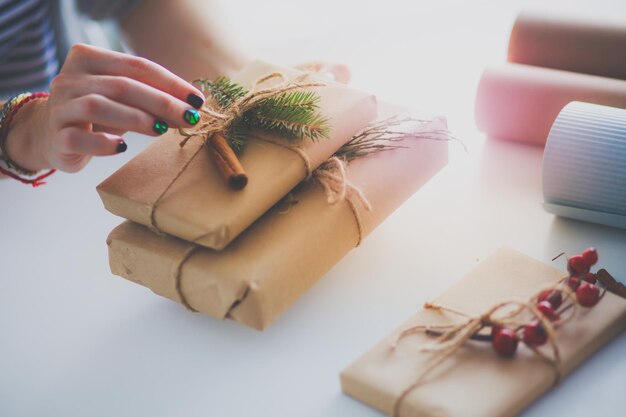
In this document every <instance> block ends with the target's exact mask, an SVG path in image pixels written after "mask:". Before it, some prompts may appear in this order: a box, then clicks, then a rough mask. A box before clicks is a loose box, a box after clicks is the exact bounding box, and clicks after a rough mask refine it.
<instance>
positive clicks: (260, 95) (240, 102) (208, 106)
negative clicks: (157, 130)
mask: <svg viewBox="0 0 626 417" xmlns="http://www.w3.org/2000/svg"><path fill="white" fill-rule="evenodd" d="M306 77H307V74H302V75H299V76H297V77H295V78H294V79H292V80H287V79H286V77H285V75H283V74H281V73H278V72H274V73H271V74H268V75H266V76H264V77H261V78H259V79H258V80H256V81H255V82H254V84H253V86H252V88H251V89H250V91H249V92H248V93H247V94H246V95H244V96H243V97H241V98H239V99H237V100H235V101H234V102H233V103H232V104H231V105H230V106H228V107H226V108H220V107H219V105H218V104H217V103H216V102H215V100H214V99H212V97H207V98H209V99H208V100H206V102H205V103H204V106H203V107H202V108H201V109H200V112H201V113H202V114H204V115H205V116H206V117H202V121H201V122H200V123H199V124H198V125H196V126H194V127H191V128H180V129H178V131H179V133H180V134H181V135H182V136H183V139H182V140H181V141H180V143H179V146H180V147H181V148H182V147H184V146H185V145H186V144H187V142H188V141H189V139H191V138H192V137H194V136H199V137H201V138H202V145H205V144H206V143H207V141H208V139H209V137H210V136H211V135H212V134H214V133H216V132H224V131H226V130H227V129H228V128H229V127H230V125H231V123H232V122H233V121H235V120H236V119H237V118H239V117H241V116H242V115H243V114H244V113H245V112H246V111H248V110H250V109H251V108H253V107H254V106H256V105H257V104H259V103H260V102H262V101H264V100H267V99H269V98H272V97H276V96H278V95H281V94H283V93H287V92H290V91H293V90H298V89H303V88H310V87H323V86H325V84H323V83H318V82H305V81H304V80H305V78H306ZM276 78H278V79H280V82H279V83H278V84H277V85H275V86H273V87H268V88H264V89H260V90H257V88H258V87H259V86H260V85H261V84H263V83H265V82H267V81H269V80H272V79H276ZM204 90H205V89H204V88H203V92H205V91H204ZM202 145H201V146H199V147H198V149H196V150H195V151H194V152H193V153H192V154H191V156H190V157H189V159H188V160H187V161H185V163H184V164H183V165H181V167H180V168H179V169H178V171H176V173H175V174H174V175H173V176H172V178H171V179H170V180H169V181H168V182H167V184H166V185H165V187H164V188H163V190H161V192H160V193H159V194H158V195H157V196H156V198H155V199H154V201H153V203H152V204H150V207H149V212H148V216H149V219H150V228H151V229H152V230H153V231H155V232H157V233H159V234H161V233H162V231H161V230H160V229H159V227H158V225H157V222H156V210H157V207H158V205H159V204H160V203H161V200H162V199H163V197H164V196H165V194H167V192H168V191H169V190H170V189H171V188H172V186H173V185H174V184H175V183H176V181H177V180H178V179H179V178H180V177H181V176H182V174H183V173H184V172H185V171H186V170H187V168H188V167H189V165H190V164H191V162H193V160H194V159H195V158H196V156H197V155H198V154H199V153H200V150H201V149H202V148H203V146H202ZM284 147H286V148H288V149H292V150H294V151H295V152H297V153H298V155H300V156H301V157H302V158H303V160H304V161H305V167H306V170H307V173H308V175H310V174H309V173H310V172H311V163H310V161H308V158H307V157H306V155H305V154H304V152H303V151H302V150H301V149H299V148H297V150H296V148H294V147H289V146H284Z"/></svg>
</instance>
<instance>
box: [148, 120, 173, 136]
mask: <svg viewBox="0 0 626 417" xmlns="http://www.w3.org/2000/svg"><path fill="white" fill-rule="evenodd" d="M152 129H154V131H155V132H156V133H158V134H159V135H162V134H163V133H165V132H167V129H169V126H168V125H167V123H165V122H164V121H163V120H155V121H154V126H152Z"/></svg>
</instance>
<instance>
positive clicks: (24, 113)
mask: <svg viewBox="0 0 626 417" xmlns="http://www.w3.org/2000/svg"><path fill="white" fill-rule="evenodd" d="M45 105H46V101H45V100H36V101H32V102H30V103H26V104H25V105H24V106H23V107H22V108H21V109H20V110H19V111H18V112H17V113H16V115H15V118H14V119H13V121H12V122H11V125H10V129H9V131H8V132H7V136H6V139H5V150H6V153H7V156H8V157H9V158H10V159H11V160H12V161H13V162H15V163H16V164H18V165H19V166H20V167H22V168H24V169H27V170H29V171H38V170H41V169H46V168H50V165H49V163H48V162H47V161H46V160H45V158H43V152H42V150H41V149H40V148H39V144H40V141H39V140H38V137H37V136H38V135H39V133H38V132H39V131H43V130H44V129H42V128H41V127H42V126H39V123H41V121H42V120H43V117H42V116H41V113H42V112H43V111H45V109H44V108H43V107H45Z"/></svg>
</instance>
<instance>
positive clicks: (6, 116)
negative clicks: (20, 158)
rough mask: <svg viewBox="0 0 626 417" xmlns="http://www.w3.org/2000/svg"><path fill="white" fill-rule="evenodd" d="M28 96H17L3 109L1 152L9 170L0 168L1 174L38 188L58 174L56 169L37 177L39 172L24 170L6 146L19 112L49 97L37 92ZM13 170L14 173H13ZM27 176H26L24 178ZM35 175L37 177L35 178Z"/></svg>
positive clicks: (0, 137)
mask: <svg viewBox="0 0 626 417" xmlns="http://www.w3.org/2000/svg"><path fill="white" fill-rule="evenodd" d="M26 94H28V95H27V96H26V97H24V98H21V96H22V95H19V96H17V97H16V98H15V99H16V100H13V99H12V100H9V101H8V102H7V104H6V105H5V108H3V117H2V123H1V124H0V151H1V152H2V160H3V161H4V162H5V163H6V165H7V169H5V168H3V167H1V166H0V172H1V173H2V174H4V175H7V176H9V177H11V178H13V179H15V180H18V181H20V182H21V183H23V184H30V185H32V186H33V187H38V186H40V185H43V184H45V183H46V182H45V181H43V180H44V179H45V178H47V177H49V176H50V175H52V174H54V173H55V172H56V169H50V170H48V171H46V172H45V173H43V174H41V175H37V174H38V172H37V171H29V170H27V169H24V168H22V167H21V166H20V165H19V164H17V163H16V162H15V161H13V160H12V159H11V158H10V157H9V155H8V154H7V152H6V148H5V144H6V140H7V136H8V133H9V130H10V127H11V122H12V121H13V119H14V118H15V115H16V114H17V113H18V111H19V110H20V109H21V108H22V107H23V106H24V105H25V104H26V103H29V102H31V101H34V100H38V99H44V98H47V97H48V96H49V94H48V93H46V92H37V93H32V94H30V93H26ZM11 169H13V171H16V172H13V171H11ZM22 175H25V176H26V177H25V176H22ZM33 175H37V176H36V177H34V178H29V177H32V176H33Z"/></svg>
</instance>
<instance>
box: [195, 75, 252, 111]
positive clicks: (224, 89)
mask: <svg viewBox="0 0 626 417" xmlns="http://www.w3.org/2000/svg"><path fill="white" fill-rule="evenodd" d="M199 82H200V85H201V86H202V87H203V90H205V91H206V92H208V93H209V94H210V95H211V96H212V97H213V98H214V99H215V100H216V101H217V103H218V104H219V106H220V107H221V108H222V109H224V108H227V107H228V106H230V105H231V104H233V103H234V102H235V101H236V100H238V99H240V98H242V97H243V96H245V95H246V94H248V91H247V90H246V89H245V88H244V87H243V86H242V85H240V84H237V83H235V82H233V81H231V80H230V78H228V77H217V78H216V79H215V80H213V81H208V80H199Z"/></svg>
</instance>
